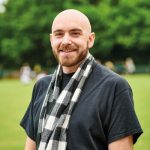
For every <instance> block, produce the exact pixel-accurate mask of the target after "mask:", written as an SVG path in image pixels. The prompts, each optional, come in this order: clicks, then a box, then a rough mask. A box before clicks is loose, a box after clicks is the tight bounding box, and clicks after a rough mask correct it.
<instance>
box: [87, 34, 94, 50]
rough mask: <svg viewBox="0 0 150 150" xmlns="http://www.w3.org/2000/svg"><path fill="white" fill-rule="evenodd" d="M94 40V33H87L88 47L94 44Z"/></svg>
mask: <svg viewBox="0 0 150 150" xmlns="http://www.w3.org/2000/svg"><path fill="white" fill-rule="evenodd" d="M94 41H95V33H94V32H92V33H90V35H89V40H88V48H92V47H93V45H94Z"/></svg>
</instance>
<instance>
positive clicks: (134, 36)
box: [0, 0, 150, 67]
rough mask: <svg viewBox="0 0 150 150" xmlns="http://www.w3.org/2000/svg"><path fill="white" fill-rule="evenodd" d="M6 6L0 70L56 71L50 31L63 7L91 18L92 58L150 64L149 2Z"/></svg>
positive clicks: (35, 1) (45, 1)
mask: <svg viewBox="0 0 150 150" xmlns="http://www.w3.org/2000/svg"><path fill="white" fill-rule="evenodd" d="M5 7H6V12H5V13H2V14H0V22H1V23H0V33H1V34H0V64H2V65H3V66H4V67H15V66H19V65H21V64H22V63H23V62H29V63H30V64H31V65H35V64H37V63H40V64H41V65H43V66H50V65H52V66H54V65H55V61H54V58H53V55H52V51H51V48H50V43H49V33H50V26H51V23H52V21H53V18H54V16H55V15H56V14H57V13H58V12H60V11H62V10H64V9H66V8H76V9H79V10H81V11H82V12H84V13H85V14H86V15H87V16H88V17H89V19H90V21H91V24H92V27H93V31H94V32H95V33H96V41H95V45H94V48H93V49H92V50H91V52H92V53H93V54H94V55H95V56H96V58H98V59H101V60H106V59H112V60H116V61H117V60H121V59H125V58H126V57H128V56H130V57H133V58H134V59H135V61H137V62H140V63H141V62H145V63H148V61H150V59H149V56H150V50H149V47H150V40H149V39H150V28H149V26H150V16H149V14H150V9H149V8H150V3H149V1H148V0H138V1H131V0H66V1H61V0H20V1H17V0H9V1H8V3H7V4H6V6H5ZM141 56H143V57H141ZM10 64H11V65H10Z"/></svg>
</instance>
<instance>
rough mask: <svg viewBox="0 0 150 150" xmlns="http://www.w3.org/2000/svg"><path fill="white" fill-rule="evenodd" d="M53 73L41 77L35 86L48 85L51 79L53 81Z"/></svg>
mask: <svg viewBox="0 0 150 150" xmlns="http://www.w3.org/2000/svg"><path fill="white" fill-rule="evenodd" d="M51 78H52V75H47V76H45V77H43V78H41V79H39V80H38V81H37V82H36V83H35V86H36V88H40V87H48V85H49V83H50V81H51Z"/></svg>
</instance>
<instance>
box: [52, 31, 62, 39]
mask: <svg viewBox="0 0 150 150" xmlns="http://www.w3.org/2000/svg"><path fill="white" fill-rule="evenodd" d="M63 35H64V34H63V33H62V32H56V33H55V34H54V36H55V37H57V38H59V37H63Z"/></svg>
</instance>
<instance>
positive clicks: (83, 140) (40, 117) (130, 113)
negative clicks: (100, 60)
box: [21, 9, 142, 150]
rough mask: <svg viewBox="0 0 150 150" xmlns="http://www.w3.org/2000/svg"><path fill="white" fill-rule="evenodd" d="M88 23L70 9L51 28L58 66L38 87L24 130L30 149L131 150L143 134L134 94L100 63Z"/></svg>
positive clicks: (123, 82)
mask: <svg viewBox="0 0 150 150" xmlns="http://www.w3.org/2000/svg"><path fill="white" fill-rule="evenodd" d="M94 39H95V35H94V33H93V32H91V25H90V22H89V20H88V18H87V17H86V16H85V15H84V14H83V13H81V12H79V11H77V10H73V9H68V10H65V11H62V12H61V13H59V14H58V15H57V16H56V17H55V19H54V21H53V24H52V33H51V34H50V42H51V46H52V49H53V53H54V56H55V57H56V59H57V60H58V63H59V66H58V67H57V69H56V71H55V72H54V74H53V75H50V76H47V77H44V78H42V79H40V80H39V81H38V82H37V83H36V84H35V86H34V89H33V94H32V100H31V103H30V105H29V107H28V109H27V112H26V114H25V116H24V118H23V119H22V121H21V126H22V127H23V128H24V129H25V131H26V133H27V136H28V137H27V140H26V146H25V149H26V150H35V149H39V150H65V149H67V150H107V149H109V150H131V149H133V144H134V143H135V142H136V140H137V139H138V137H139V136H140V134H141V133H142V129H141V127H140V124H139V122H138V119H137V117H136V114H135V111H134V107H133V100H132V91H131V88H130V86H129V85H128V83H127V82H126V81H125V80H124V79H123V78H121V77H120V76H119V75H117V74H115V73H113V72H112V71H109V70H108V69H106V68H105V67H103V66H101V65H100V64H97V63H96V61H95V60H94V58H93V56H92V55H91V54H90V53H89V49H90V48H92V46H93V44H94Z"/></svg>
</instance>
